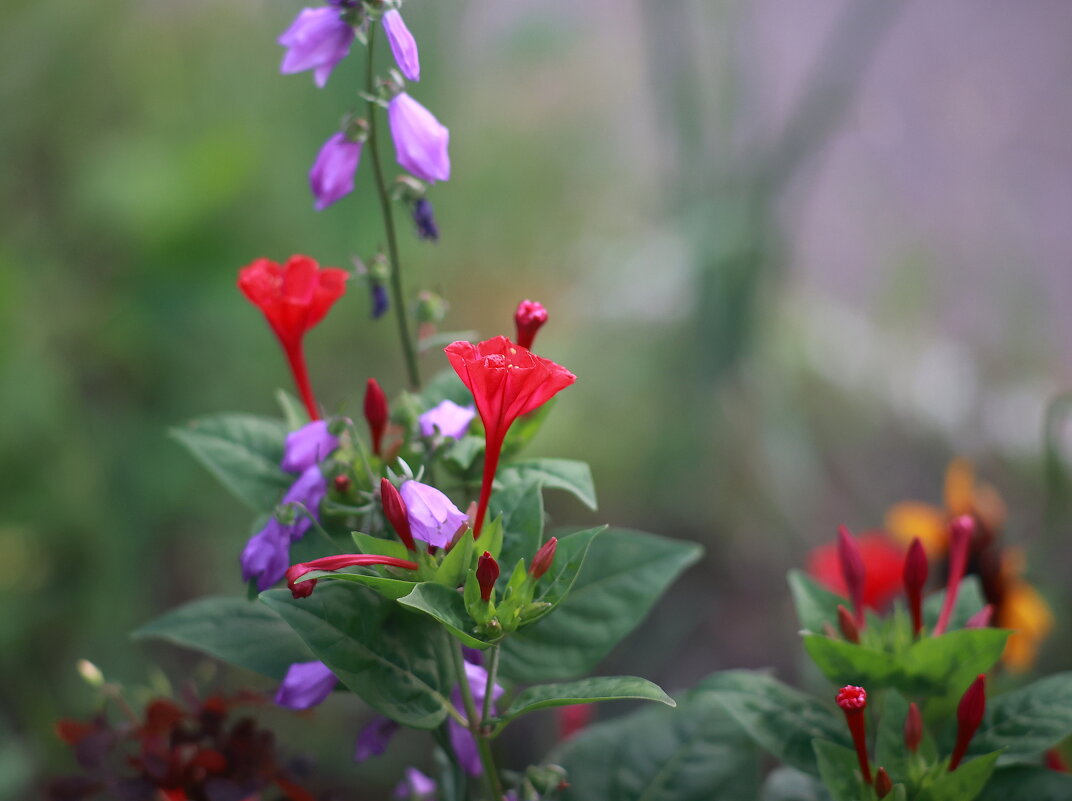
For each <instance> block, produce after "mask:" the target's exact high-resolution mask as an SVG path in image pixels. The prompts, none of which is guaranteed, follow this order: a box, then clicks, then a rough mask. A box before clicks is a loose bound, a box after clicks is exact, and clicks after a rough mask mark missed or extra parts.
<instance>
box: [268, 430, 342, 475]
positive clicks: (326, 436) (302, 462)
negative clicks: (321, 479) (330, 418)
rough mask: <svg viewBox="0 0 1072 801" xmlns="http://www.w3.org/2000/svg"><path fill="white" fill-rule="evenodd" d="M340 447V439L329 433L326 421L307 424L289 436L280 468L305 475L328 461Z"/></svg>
mask: <svg viewBox="0 0 1072 801" xmlns="http://www.w3.org/2000/svg"><path fill="white" fill-rule="evenodd" d="M338 447H339V439H338V437H336V436H334V435H333V434H331V433H330V432H329V431H328V424H327V421H326V420H315V421H313V422H312V423H307V424H305V425H304V426H302V427H301V428H299V429H298V430H297V431H291V432H290V433H289V434H287V440H286V444H285V445H284V446H283V461H282V462H280V465H279V466H280V467H282V468H283V469H284V470H286V471H287V472H288V473H304V472H305V471H306V470H308V469H309V468H310V467H312V466H313V465H314V464H320V462H322V461H324V460H325V459H327V458H328V457H329V456H330V455H331V454H332V452H333V451H334V450H335V449H336V448H338Z"/></svg>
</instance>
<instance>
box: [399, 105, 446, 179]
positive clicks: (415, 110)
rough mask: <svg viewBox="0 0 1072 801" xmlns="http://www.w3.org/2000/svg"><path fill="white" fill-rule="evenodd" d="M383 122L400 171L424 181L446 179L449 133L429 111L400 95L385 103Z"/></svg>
mask: <svg viewBox="0 0 1072 801" xmlns="http://www.w3.org/2000/svg"><path fill="white" fill-rule="evenodd" d="M387 121H388V122H389V123H390V125H391V137H392V138H393V139H394V140H395V152H396V153H397V154H398V163H399V164H400V165H401V166H402V167H403V168H404V169H406V170H409V171H410V172H411V173H413V174H414V175H416V176H417V177H418V178H423V179H424V180H425V181H446V180H447V179H448V178H450V156H449V155H448V154H447V144H448V142H449V141H450V131H448V130H447V129H446V128H445V127H443V126H442V125H441V124H440V122H439V120H437V119H436V118H435V117H433V116H432V112H430V111H429V110H428V109H426V108H425V107H424V106H422V105H421V104H420V103H418V102H417V101H416V100H414V99H413V98H412V97H410V96H409V95H408V94H406V93H405V92H402V93H400V94H397V95H395V96H394V98H393V99H392V100H391V102H390V103H388V104H387Z"/></svg>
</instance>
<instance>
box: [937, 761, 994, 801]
mask: <svg viewBox="0 0 1072 801" xmlns="http://www.w3.org/2000/svg"><path fill="white" fill-rule="evenodd" d="M997 761H998V754H997V753H993V754H987V755H986V756H981V757H978V758H976V759H973V760H971V761H970V762H962V763H961V764H960V766H959V767H958V768H957V769H956V770H955V771H953V772H952V773H943V774H942V775H941V776H939V777H938V778H937V779H935V780H934V781H933V782H931V784H929V785H928V786H927V787H926V788H925V789H924V790H923V791H922V792H921V793H920V794H919V801H972V799H973V798H975V797H976V796H977V795H979V793H980V792H982V789H983V787H985V786H986V783H987V781H988V780H989V779H990V774H992V773H993V772H994V765H995V764H996V763H997Z"/></svg>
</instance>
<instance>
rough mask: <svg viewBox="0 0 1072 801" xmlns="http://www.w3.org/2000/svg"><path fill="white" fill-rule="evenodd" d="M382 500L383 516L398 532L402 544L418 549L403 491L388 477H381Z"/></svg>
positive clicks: (411, 548)
mask: <svg viewBox="0 0 1072 801" xmlns="http://www.w3.org/2000/svg"><path fill="white" fill-rule="evenodd" d="M380 502H381V503H382V504H383V516H384V517H386V518H387V522H388V523H390V524H391V528H393V529H394V530H395V533H396V534H398V538H399V539H400V540H402V544H403V545H405V546H406V548H408V549H409V550H411V551H416V550H417V544H416V543H415V542H414V541H413V533H412V532H411V531H410V527H409V511H408V510H407V509H406V502H405V501H404V500H402V493H400V492H399V491H398V488H397V487H395V485H394V484H392V483H391V481H390V480H389V479H387V478H381V479H380Z"/></svg>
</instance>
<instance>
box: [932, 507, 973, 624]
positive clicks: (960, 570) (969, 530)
mask: <svg viewBox="0 0 1072 801" xmlns="http://www.w3.org/2000/svg"><path fill="white" fill-rule="evenodd" d="M974 533H975V521H974V520H973V519H972V518H971V515H961V516H960V517H958V518H955V519H954V520H953V522H952V523H950V524H949V539H950V544H949V581H948V583H947V584H946V589H945V601H944V602H943V603H942V612H941V614H939V615H938V624H937V625H936V626H935V627H934V636H935V637H937V636H939V635H940V634H945V630H946V627H947V626H948V625H949V618H950V617H951V616H952V615H953V607H954V606H956V603H957V593H959V592H960V580H961V579H962V578H964V571H965V570H966V569H967V567H968V547H969V546H970V545H971V538H972V534H974Z"/></svg>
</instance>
